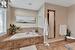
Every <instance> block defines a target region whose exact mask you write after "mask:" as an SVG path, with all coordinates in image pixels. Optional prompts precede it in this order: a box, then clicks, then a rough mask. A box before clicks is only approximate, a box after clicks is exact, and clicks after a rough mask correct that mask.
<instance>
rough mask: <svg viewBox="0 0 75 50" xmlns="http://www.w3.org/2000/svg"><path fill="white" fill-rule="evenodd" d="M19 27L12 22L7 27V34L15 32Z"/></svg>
mask: <svg viewBox="0 0 75 50" xmlns="http://www.w3.org/2000/svg"><path fill="white" fill-rule="evenodd" d="M19 29H20V27H17V26H16V25H14V24H10V28H9V29H8V30H9V34H11V35H13V34H15V33H16V32H17V30H19Z"/></svg>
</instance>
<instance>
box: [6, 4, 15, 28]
mask: <svg viewBox="0 0 75 50" xmlns="http://www.w3.org/2000/svg"><path fill="white" fill-rule="evenodd" d="M14 11H15V9H14V8H12V7H11V6H10V5H8V8H7V28H9V25H10V24H12V23H13V22H14V18H13V17H14V16H15V12H14Z"/></svg>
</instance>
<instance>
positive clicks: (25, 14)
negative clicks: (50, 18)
mask: <svg viewBox="0 0 75 50" xmlns="http://www.w3.org/2000/svg"><path fill="white" fill-rule="evenodd" d="M8 13H9V15H8V17H9V18H8V29H9V28H10V24H11V25H13V24H14V25H15V26H16V27H19V28H20V29H19V30H18V31H15V30H16V28H15V29H14V27H13V28H12V27H11V29H10V30H11V31H12V32H13V33H12V32H11V31H10V30H9V31H8V33H9V34H10V35H12V34H14V35H13V36H12V37H10V39H8V40H12V39H21V38H28V37H37V36H39V35H43V27H44V1H43V0H23V1H22V0H10V2H9V6H8ZM14 31H15V32H16V33H14ZM10 32H11V33H10Z"/></svg>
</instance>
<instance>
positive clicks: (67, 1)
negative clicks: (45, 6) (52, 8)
mask: <svg viewBox="0 0 75 50" xmlns="http://www.w3.org/2000/svg"><path fill="white" fill-rule="evenodd" d="M45 2H47V3H51V4H56V5H60V6H65V7H69V6H71V5H73V4H75V0H45Z"/></svg>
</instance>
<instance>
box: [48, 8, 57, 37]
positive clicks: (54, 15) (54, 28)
mask: <svg viewBox="0 0 75 50" xmlns="http://www.w3.org/2000/svg"><path fill="white" fill-rule="evenodd" d="M49 11H53V12H54V38H55V37H56V22H55V13H56V12H55V10H50V9H47V21H48V26H49ZM48 33H49V31H48Z"/></svg>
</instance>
